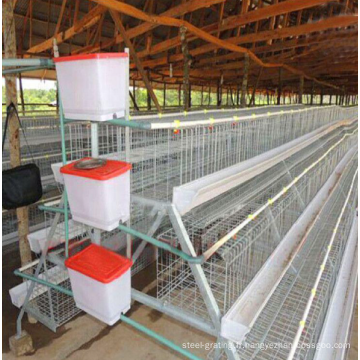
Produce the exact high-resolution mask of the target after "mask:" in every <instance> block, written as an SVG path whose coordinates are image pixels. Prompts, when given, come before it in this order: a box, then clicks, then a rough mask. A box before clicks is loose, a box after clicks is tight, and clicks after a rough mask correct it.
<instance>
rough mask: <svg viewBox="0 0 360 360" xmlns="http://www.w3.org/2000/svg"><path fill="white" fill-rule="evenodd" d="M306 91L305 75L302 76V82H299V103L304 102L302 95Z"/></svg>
mask: <svg viewBox="0 0 360 360" xmlns="http://www.w3.org/2000/svg"><path fill="white" fill-rule="evenodd" d="M303 93H304V76H302V75H301V76H300V84H299V98H298V104H302V97H303Z"/></svg>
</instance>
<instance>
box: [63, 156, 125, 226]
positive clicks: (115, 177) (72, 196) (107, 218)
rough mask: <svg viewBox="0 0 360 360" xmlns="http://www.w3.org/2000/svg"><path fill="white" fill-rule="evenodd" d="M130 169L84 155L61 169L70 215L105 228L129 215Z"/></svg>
mask: <svg viewBox="0 0 360 360" xmlns="http://www.w3.org/2000/svg"><path fill="white" fill-rule="evenodd" d="M130 169H131V164H128V163H126V162H123V161H116V160H104V159H92V158H84V159H82V160H79V161H75V162H73V163H71V164H68V165H65V166H63V167H62V168H61V170H60V171H61V173H62V174H63V176H64V181H65V186H66V190H67V194H68V198H69V204H70V209H71V214H72V218H73V220H75V221H78V222H80V223H83V224H86V225H89V226H92V227H95V228H98V229H101V230H106V231H111V230H114V229H115V228H116V227H117V226H118V225H119V222H120V221H122V222H125V221H127V220H128V219H129V216H130Z"/></svg>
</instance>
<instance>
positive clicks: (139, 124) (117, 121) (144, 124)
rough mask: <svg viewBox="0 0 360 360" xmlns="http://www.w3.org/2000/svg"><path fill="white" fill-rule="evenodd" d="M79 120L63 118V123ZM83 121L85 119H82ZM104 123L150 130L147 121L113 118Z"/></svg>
mask: <svg viewBox="0 0 360 360" xmlns="http://www.w3.org/2000/svg"><path fill="white" fill-rule="evenodd" d="M75 121H79V120H72V119H64V122H65V123H72V122H75ZM84 121H87V120H86V119H84ZM104 123H105V124H111V125H117V126H123V127H128V128H133V129H140V130H151V124H150V123H147V122H137V121H129V120H124V119H114V120H109V121H104Z"/></svg>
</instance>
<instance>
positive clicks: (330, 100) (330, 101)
mask: <svg viewBox="0 0 360 360" xmlns="http://www.w3.org/2000/svg"><path fill="white" fill-rule="evenodd" d="M331 98H332V94H330V97H329V105H331Z"/></svg>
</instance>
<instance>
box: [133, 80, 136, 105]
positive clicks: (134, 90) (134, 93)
mask: <svg viewBox="0 0 360 360" xmlns="http://www.w3.org/2000/svg"><path fill="white" fill-rule="evenodd" d="M133 95H134V103H135V102H136V89H135V79H133Z"/></svg>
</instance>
